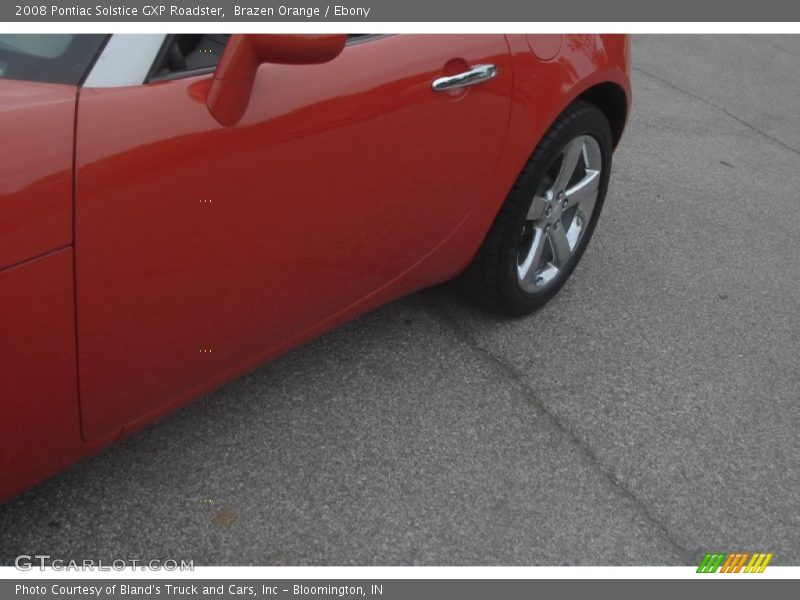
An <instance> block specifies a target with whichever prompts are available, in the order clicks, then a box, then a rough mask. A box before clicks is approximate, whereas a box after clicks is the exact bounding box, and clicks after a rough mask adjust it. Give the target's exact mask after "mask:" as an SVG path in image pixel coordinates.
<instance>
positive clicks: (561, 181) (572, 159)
mask: <svg viewBox="0 0 800 600" xmlns="http://www.w3.org/2000/svg"><path fill="white" fill-rule="evenodd" d="M584 143H585V140H584V138H583V136H581V137H577V138H575V139H574V140H572V141H571V142H570V143H569V144H567V146H566V148H564V158H563V160H562V161H561V168H560V169H559V170H558V175H557V176H556V180H555V183H553V192H554V193H555V194H558V193H559V192H563V191H564V190H566V189H567V186H568V185H569V180H570V179H572V174H573V173H575V168H576V167H577V166H578V161H579V160H580V158H581V156H582V155H583V147H584Z"/></svg>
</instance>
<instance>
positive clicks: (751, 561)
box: [697, 552, 772, 573]
mask: <svg viewBox="0 0 800 600" xmlns="http://www.w3.org/2000/svg"><path fill="white" fill-rule="evenodd" d="M771 560H772V552H770V553H766V552H753V553H752V554H750V553H749V552H730V553H726V552H707V553H706V555H705V556H704V557H703V560H701V561H700V566H698V567H697V572H698V573H716V572H717V570H719V572H720V573H739V572H740V571H741V572H742V573H763V572H764V569H766V568H767V565H768V564H769V561H771Z"/></svg>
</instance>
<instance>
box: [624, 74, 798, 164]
mask: <svg viewBox="0 0 800 600" xmlns="http://www.w3.org/2000/svg"><path fill="white" fill-rule="evenodd" d="M632 70H633V71H636V72H637V73H641V74H642V75H644V76H645V77H650V78H651V79H653V80H655V81H658V82H659V83H662V84H663V85H666V86H667V87H669V88H672V89H673V90H676V91H678V92H681V93H683V94H685V95H687V96H689V97H690V98H694V99H695V100H698V101H700V102H702V103H703V104H705V105H707V106H710V107H712V108H715V109H717V110H719V111H721V112H723V113H724V114H725V115H727V116H728V117H730V118H731V119H733V120H734V121H736V122H737V123H739V124H740V125H742V126H743V127H745V128H747V129H749V130H750V131H752V132H754V133H757V134H758V135H760V136H761V137H763V138H764V139H766V140H769V141H770V142H773V143H774V144H777V145H778V146H780V147H781V148H783V149H784V150H788V151H789V152H791V153H792V154H795V155H796V156H800V150H798V149H797V148H794V147H792V146H790V145H789V144H787V143H786V142H783V141H781V140H779V139H778V138H776V137H773V136H771V135H770V134H768V133H767V132H765V131H762V130H761V129H759V128H758V127H756V126H755V125H753V124H752V123H749V122H747V121H745V120H744V119H742V118H741V117H738V116H737V115H735V114H733V113H732V112H731V111H729V110H728V109H727V108H725V107H724V106H721V105H719V104H716V103H714V102H712V101H711V100H707V99H706V98H703V97H702V96H698V95H697V94H695V93H693V92H690V91H689V90H685V89H683V88H682V87H680V86H679V85H676V84H674V83H672V82H671V81H667V80H666V79H662V78H661V77H659V76H658V75H654V74H653V73H650V72H649V71H645V70H644V69H641V68H640V67H632Z"/></svg>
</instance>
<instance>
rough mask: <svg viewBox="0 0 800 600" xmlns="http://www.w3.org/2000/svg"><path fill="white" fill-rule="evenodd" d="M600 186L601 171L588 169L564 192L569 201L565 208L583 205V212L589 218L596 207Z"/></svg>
mask: <svg viewBox="0 0 800 600" xmlns="http://www.w3.org/2000/svg"><path fill="white" fill-rule="evenodd" d="M599 187H600V171H596V170H591V169H587V170H586V176H585V177H584V178H583V179H581V180H580V181H579V182H578V183H576V184H575V185H573V186H572V187H570V188H569V189H568V190H566V191H565V192H564V195H565V196H566V197H567V203H566V205H565V206H564V209H565V210H568V209H570V208H572V207H573V206H575V205H577V204H579V205H580V206H581V212H583V214H584V215H585V216H586V218H587V219H588V217H589V215H591V213H592V209H593V208H594V202H595V200H596V199H597V190H598V188H599Z"/></svg>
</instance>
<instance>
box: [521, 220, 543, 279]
mask: <svg viewBox="0 0 800 600" xmlns="http://www.w3.org/2000/svg"><path fill="white" fill-rule="evenodd" d="M544 247H545V235H544V231H543V230H542V229H539V228H535V229H534V230H533V241H532V242H531V247H530V249H529V250H528V253H527V254H526V255H525V259H524V260H523V261H522V264H519V265H517V275H518V276H519V280H520V281H521V282H522V283H523V284H525V285H529V284H531V283H532V282H533V279H534V277H535V274H536V270H537V269H538V267H539V264H540V263H541V262H542V251H543V250H544Z"/></svg>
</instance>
